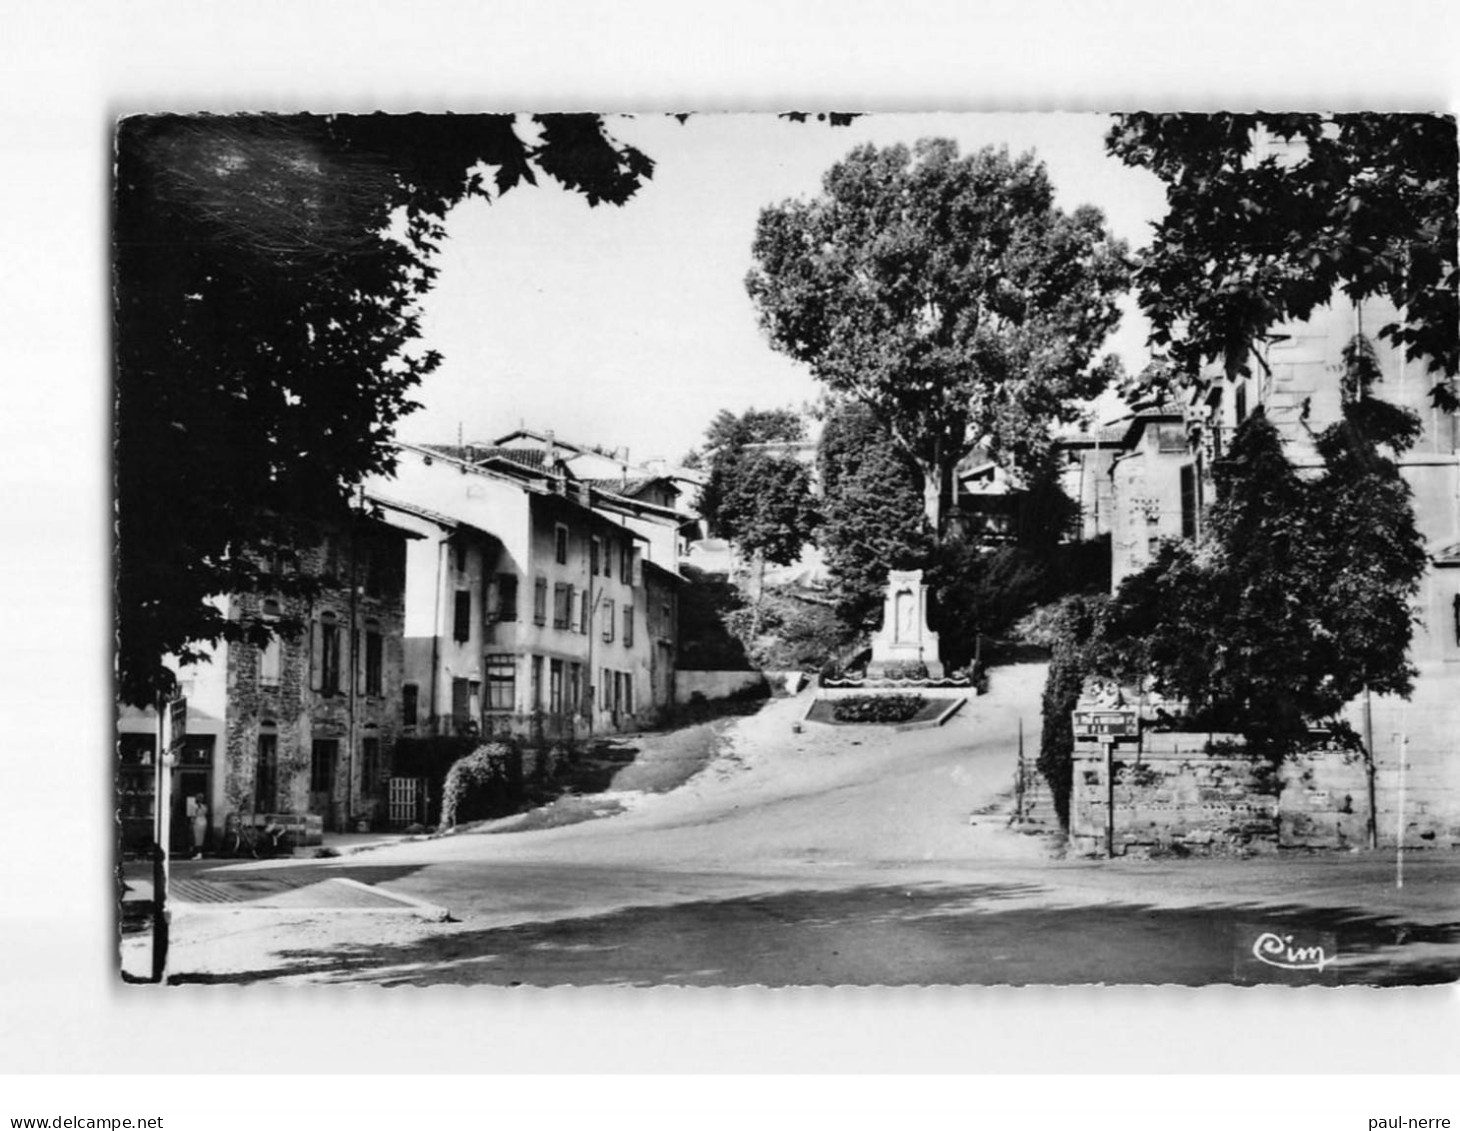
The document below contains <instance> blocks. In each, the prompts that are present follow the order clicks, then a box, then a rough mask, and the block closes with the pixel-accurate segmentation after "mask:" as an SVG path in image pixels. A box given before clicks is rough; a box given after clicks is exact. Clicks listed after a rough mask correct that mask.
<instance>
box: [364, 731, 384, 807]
mask: <svg viewBox="0 0 1460 1131" xmlns="http://www.w3.org/2000/svg"><path fill="white" fill-rule="evenodd" d="M379 787H380V739H378V738H362V739H361V740H360V794H361V796H363V797H373V796H374V795H375V791H376V790H377V789H378V788H379Z"/></svg>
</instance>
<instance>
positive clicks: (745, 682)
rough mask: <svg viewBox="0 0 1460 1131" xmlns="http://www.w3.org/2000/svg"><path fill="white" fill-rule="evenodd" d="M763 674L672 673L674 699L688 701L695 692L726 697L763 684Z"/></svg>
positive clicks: (749, 672) (710, 697) (742, 672)
mask: <svg viewBox="0 0 1460 1131" xmlns="http://www.w3.org/2000/svg"><path fill="white" fill-rule="evenodd" d="M765 682H766V679H765V676H764V675H763V674H762V673H761V672H756V671H720V672H694V671H684V670H683V669H681V670H679V671H677V672H675V673H674V701H675V702H676V703H688V702H689V701H690V700H692V699H693V698H694V697H695V695H696V694H698V695H701V696H703V697H704V698H706V699H728V698H729V697H730V696H732V695H734V694H736V693H737V692H745V691H749V690H750V689H752V688H760V687H764V686H765Z"/></svg>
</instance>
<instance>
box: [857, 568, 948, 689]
mask: <svg viewBox="0 0 1460 1131" xmlns="http://www.w3.org/2000/svg"><path fill="white" fill-rule="evenodd" d="M905 664H922V665H923V666H924V667H926V668H927V669H928V676H929V677H930V678H932V679H942V678H943V663H942V661H941V660H940V659H939V658H938V634H937V633H936V632H934V631H932V629H930V628H929V627H928V587H927V586H926V585H924V584H923V571H922V570H920V569H909V570H894V571H893V572H891V573H889V574H888V575H887V594H886V597H885V598H884V601H883V606H882V627H881V628H880V629H878V630H877V635H876V636H874V637H873V638H872V661H871V663H869V664H868V665H867V675H868V677H869V678H871V679H881V678H883V677H885V676H886V675H888V674H889V668H891V674H894V675H895V674H896V672H897V665H905Z"/></svg>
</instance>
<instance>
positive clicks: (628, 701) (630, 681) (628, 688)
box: [623, 672, 634, 715]
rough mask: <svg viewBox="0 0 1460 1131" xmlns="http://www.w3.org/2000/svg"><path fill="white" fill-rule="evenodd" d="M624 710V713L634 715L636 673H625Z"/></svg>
mask: <svg viewBox="0 0 1460 1131" xmlns="http://www.w3.org/2000/svg"><path fill="white" fill-rule="evenodd" d="M623 709H624V713H625V714H628V715H632V714H633V713H634V673H633V672H624V698H623Z"/></svg>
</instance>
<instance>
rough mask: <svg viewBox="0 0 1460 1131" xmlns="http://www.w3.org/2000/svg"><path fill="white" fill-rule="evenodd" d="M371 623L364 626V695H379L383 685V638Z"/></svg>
mask: <svg viewBox="0 0 1460 1131" xmlns="http://www.w3.org/2000/svg"><path fill="white" fill-rule="evenodd" d="M372 625H373V622H369V621H367V622H366V624H365V694H366V695H379V694H381V687H382V684H383V683H384V679H383V674H384V673H383V669H384V666H385V665H384V657H385V638H384V637H383V636H381V635H380V629H379V628H378V627H372Z"/></svg>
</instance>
